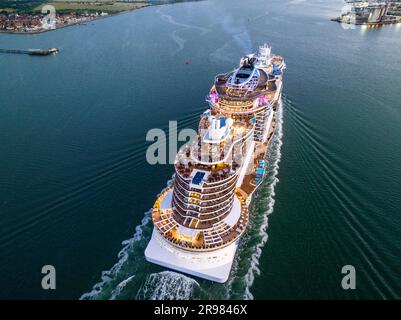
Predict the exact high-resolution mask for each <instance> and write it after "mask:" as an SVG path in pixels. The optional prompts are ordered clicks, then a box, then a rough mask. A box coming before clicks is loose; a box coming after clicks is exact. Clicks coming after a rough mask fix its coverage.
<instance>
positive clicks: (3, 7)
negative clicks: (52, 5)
mask: <svg viewBox="0 0 401 320" xmlns="http://www.w3.org/2000/svg"><path fill="white" fill-rule="evenodd" d="M44 2H46V1H43V0H18V1H15V0H0V12H1V13H11V12H18V13H31V12H32V11H33V10H34V9H35V8H36V7H37V6H38V5H39V4H41V3H44Z"/></svg>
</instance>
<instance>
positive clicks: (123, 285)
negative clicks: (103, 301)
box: [110, 275, 135, 300]
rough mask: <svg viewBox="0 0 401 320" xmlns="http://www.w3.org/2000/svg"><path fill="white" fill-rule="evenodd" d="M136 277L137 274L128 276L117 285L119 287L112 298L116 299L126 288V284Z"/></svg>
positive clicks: (112, 294)
mask: <svg viewBox="0 0 401 320" xmlns="http://www.w3.org/2000/svg"><path fill="white" fill-rule="evenodd" d="M134 278H135V275H133V276H131V277H128V278H127V279H125V280H123V281H121V282H120V283H119V284H118V285H117V287H116V288H115V289H114V290H113V292H112V293H111V297H110V300H115V299H116V298H117V297H118V296H119V295H120V294H121V291H123V290H124V288H125V286H126V285H127V284H128V283H129V282H130V281H131V280H132V279H134Z"/></svg>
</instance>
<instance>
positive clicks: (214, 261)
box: [145, 229, 238, 283]
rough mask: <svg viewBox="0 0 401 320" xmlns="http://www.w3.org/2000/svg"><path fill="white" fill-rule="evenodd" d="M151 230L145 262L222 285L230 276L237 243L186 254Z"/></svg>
mask: <svg viewBox="0 0 401 320" xmlns="http://www.w3.org/2000/svg"><path fill="white" fill-rule="evenodd" d="M158 233H159V232H158V231H157V230H155V229H153V233H152V238H151V240H150V242H149V244H148V246H147V247H146V250H145V258H146V260H147V261H149V262H151V263H154V264H157V265H160V266H162V267H165V268H168V269H172V270H175V271H179V272H182V273H186V274H189V275H192V276H196V277H199V278H203V279H206V280H210V281H214V282H219V283H224V282H226V281H227V280H228V277H229V276H230V271H231V267H232V264H233V261H234V257H235V252H236V251H237V247H238V243H237V242H238V241H237V242H235V243H232V244H230V245H229V246H227V247H224V248H222V249H218V250H215V251H212V252H186V251H184V250H180V249H178V248H175V247H173V246H171V245H170V244H169V243H168V242H167V241H166V240H164V238H163V237H160V236H159V234H158Z"/></svg>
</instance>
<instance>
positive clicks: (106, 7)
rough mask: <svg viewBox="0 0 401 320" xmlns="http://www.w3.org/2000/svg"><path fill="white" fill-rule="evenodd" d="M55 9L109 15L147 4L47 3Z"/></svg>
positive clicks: (114, 2) (104, 2)
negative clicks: (105, 13)
mask: <svg viewBox="0 0 401 320" xmlns="http://www.w3.org/2000/svg"><path fill="white" fill-rule="evenodd" d="M47 4H50V5H52V6H54V7H55V8H56V11H57V12H60V13H62V12H76V13H82V12H107V13H109V14H113V13H118V12H122V11H128V10H134V9H138V8H142V7H145V6H147V5H149V4H148V2H146V1H144V2H117V1H110V0H108V1H101V0H100V1H99V0H97V1H54V0H53V1H49V2H48V3H47ZM41 8H42V5H40V6H37V7H36V9H35V10H37V11H40V10H41Z"/></svg>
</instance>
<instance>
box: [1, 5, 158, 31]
mask: <svg viewBox="0 0 401 320" xmlns="http://www.w3.org/2000/svg"><path fill="white" fill-rule="evenodd" d="M157 5H160V4H154V5H153V4H150V3H149V4H148V5H144V6H143V7H140V8H133V9H130V10H124V11H121V12H116V13H109V14H108V15H107V16H98V17H95V18H92V19H90V20H88V21H85V22H75V23H70V24H66V25H60V26H58V27H56V28H54V29H43V30H35V31H7V30H0V35H1V34H12V35H35V34H41V33H46V32H51V31H57V30H60V29H64V28H68V27H73V26H79V25H86V24H87V23H90V22H94V21H97V20H102V19H106V18H111V17H115V16H118V15H121V14H125V13H129V12H133V11H137V10H141V9H145V8H148V7H153V6H157Z"/></svg>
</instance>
